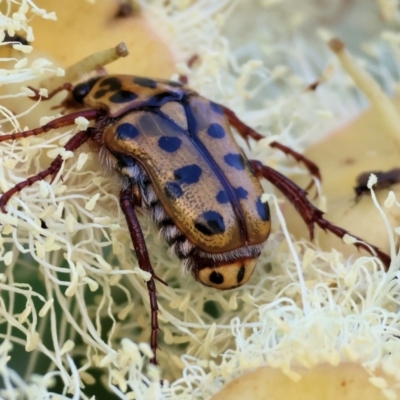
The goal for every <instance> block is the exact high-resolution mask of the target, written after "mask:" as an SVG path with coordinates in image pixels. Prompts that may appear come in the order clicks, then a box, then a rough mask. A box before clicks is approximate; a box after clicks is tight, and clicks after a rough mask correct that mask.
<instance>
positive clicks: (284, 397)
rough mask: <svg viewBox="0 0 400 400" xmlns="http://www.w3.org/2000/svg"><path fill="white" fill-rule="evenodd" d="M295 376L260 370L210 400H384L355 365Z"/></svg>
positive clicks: (365, 373) (325, 366)
mask: <svg viewBox="0 0 400 400" xmlns="http://www.w3.org/2000/svg"><path fill="white" fill-rule="evenodd" d="M295 372H296V373H298V374H300V375H301V379H300V380H299V381H298V382H295V381H293V380H292V379H290V378H289V377H288V376H287V375H285V374H284V373H283V372H282V371H280V370H278V369H274V368H270V367H262V368H259V369H257V370H255V371H253V372H249V373H247V374H244V375H242V376H241V377H239V378H237V379H235V380H234V381H232V382H230V383H229V384H228V385H226V386H225V387H224V388H223V389H222V390H221V391H220V392H219V393H217V394H216V395H215V396H214V397H212V400H243V399H252V400H288V399H290V400H303V399H304V400H339V399H340V400H385V399H387V397H385V396H384V394H383V392H382V390H381V389H378V388H377V387H376V386H374V385H372V383H371V382H370V381H369V375H368V374H367V372H366V371H365V370H364V369H363V368H362V367H361V366H360V365H358V364H351V363H346V364H340V366H338V367H333V366H331V365H320V366H318V367H316V368H313V369H310V370H301V371H299V370H296V371H295ZM378 376H379V374H378ZM396 393H397V395H399V394H400V393H399V392H398V391H397V392H396Z"/></svg>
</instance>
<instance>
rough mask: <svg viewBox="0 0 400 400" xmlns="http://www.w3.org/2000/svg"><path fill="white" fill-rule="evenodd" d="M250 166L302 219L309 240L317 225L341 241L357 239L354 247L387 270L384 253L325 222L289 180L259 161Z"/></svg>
mask: <svg viewBox="0 0 400 400" xmlns="http://www.w3.org/2000/svg"><path fill="white" fill-rule="evenodd" d="M250 164H251V166H252V167H253V169H254V171H255V174H256V176H257V177H259V178H265V179H267V180H268V181H270V182H271V183H272V184H273V185H274V186H276V187H277V188H278V189H279V190H280V191H281V192H282V193H283V194H284V196H285V197H286V198H287V199H288V200H289V201H290V203H291V204H292V205H293V206H294V208H295V209H296V210H297V212H298V213H299V214H300V216H301V217H302V218H303V220H304V222H305V223H306V224H307V226H308V230H309V232H310V237H311V239H313V237H314V224H317V225H318V226H319V227H320V228H322V229H323V230H327V231H330V232H332V233H333V234H334V235H336V236H338V237H339V238H341V239H342V238H343V236H344V235H346V234H349V235H350V236H352V237H354V238H355V239H357V243H355V246H356V247H362V248H363V249H365V250H367V251H368V252H369V253H370V254H372V255H373V256H375V255H377V256H378V257H379V258H380V260H381V261H382V262H383V264H384V265H385V268H386V269H387V268H388V267H389V265H390V261H391V260H390V257H389V256H388V255H387V254H386V253H384V252H383V251H381V250H379V249H378V248H377V247H376V246H373V245H370V244H368V245H367V244H366V243H365V242H364V241H362V239H360V238H358V237H357V236H354V235H352V234H350V233H349V232H347V231H346V230H345V229H343V228H340V227H339V226H336V225H334V224H332V223H330V222H329V221H328V220H326V219H325V218H324V217H323V214H324V213H323V212H322V211H321V210H319V209H318V208H317V207H315V206H313V205H312V204H311V203H310V201H309V200H308V199H307V197H306V195H307V193H306V192H305V191H304V190H303V189H301V188H300V187H298V186H297V185H296V184H295V183H294V182H292V181H291V180H290V179H288V178H286V177H285V176H284V175H282V174H281V173H279V172H278V171H275V170H274V169H273V168H271V167H268V166H266V165H263V164H262V163H261V162H260V161H257V160H251V161H250ZM374 252H375V254H374Z"/></svg>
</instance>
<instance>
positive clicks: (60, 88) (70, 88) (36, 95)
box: [28, 82, 74, 101]
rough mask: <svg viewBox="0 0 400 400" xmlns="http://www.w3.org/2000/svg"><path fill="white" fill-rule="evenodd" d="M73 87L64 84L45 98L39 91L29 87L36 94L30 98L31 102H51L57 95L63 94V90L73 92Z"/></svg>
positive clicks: (69, 84)
mask: <svg viewBox="0 0 400 400" xmlns="http://www.w3.org/2000/svg"><path fill="white" fill-rule="evenodd" d="M73 87H74V86H73V85H72V84H71V83H68V82H66V83H64V84H62V85H61V86H59V87H58V88H55V89H54V90H52V91H51V92H50V93H48V95H47V97H43V96H42V95H41V94H39V89H35V88H33V87H32V86H28V88H29V89H31V90H32V91H33V92H34V93H35V94H34V95H33V96H29V98H30V99H31V100H39V99H41V100H42V101H44V100H50V99H52V98H53V97H54V96H55V95H56V94H58V93H60V92H62V91H63V90H66V91H67V92H72V89H73Z"/></svg>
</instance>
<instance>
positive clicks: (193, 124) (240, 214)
mask: <svg viewBox="0 0 400 400" xmlns="http://www.w3.org/2000/svg"><path fill="white" fill-rule="evenodd" d="M181 104H182V105H183V107H184V108H185V113H186V119H187V122H188V132H189V135H190V137H191V139H192V140H193V142H194V143H195V144H196V146H197V147H198V149H199V151H200V153H201V156H202V157H203V159H204V160H205V161H207V163H208V165H209V166H210V168H211V169H212V171H213V172H214V174H215V175H216V177H217V178H218V180H219V181H220V182H221V184H222V186H223V188H224V189H225V191H226V193H227V195H228V197H229V201H230V203H231V205H232V208H233V211H234V213H235V216H236V219H237V221H238V225H239V230H240V236H241V237H242V238H243V240H247V239H248V237H249V235H248V232H247V226H246V222H245V216H244V211H243V208H242V207H241V205H240V202H239V199H238V197H237V195H236V193H235V192H234V190H233V188H232V186H231V184H230V183H229V182H228V180H227V178H226V176H225V174H224V173H223V172H222V170H221V168H220V167H218V165H216V163H215V160H214V158H213V157H212V156H211V154H210V152H209V150H208V149H207V147H206V146H205V145H204V143H203V142H202V141H201V140H199V138H198V136H197V121H196V118H195V116H194V113H193V110H192V108H191V106H190V96H188V95H184V96H182V100H181Z"/></svg>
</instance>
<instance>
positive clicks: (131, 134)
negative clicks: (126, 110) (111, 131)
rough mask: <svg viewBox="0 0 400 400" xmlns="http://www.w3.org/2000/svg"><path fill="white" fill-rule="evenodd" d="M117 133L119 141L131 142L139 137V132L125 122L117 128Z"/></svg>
mask: <svg viewBox="0 0 400 400" xmlns="http://www.w3.org/2000/svg"><path fill="white" fill-rule="evenodd" d="M115 133H116V134H117V139H120V140H131V139H134V138H135V137H136V136H138V135H139V130H138V129H137V128H136V127H135V126H133V125H132V124H130V123H129V122H125V123H123V124H121V125H118V126H117V129H116V130H115Z"/></svg>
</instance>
